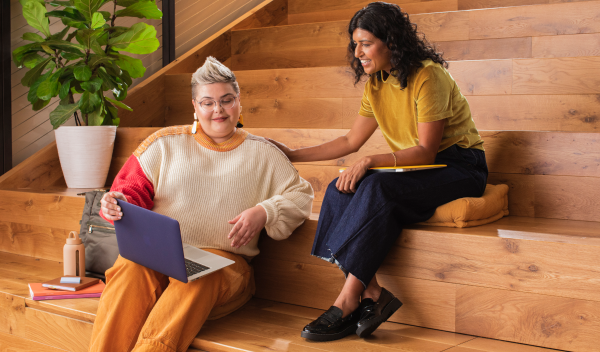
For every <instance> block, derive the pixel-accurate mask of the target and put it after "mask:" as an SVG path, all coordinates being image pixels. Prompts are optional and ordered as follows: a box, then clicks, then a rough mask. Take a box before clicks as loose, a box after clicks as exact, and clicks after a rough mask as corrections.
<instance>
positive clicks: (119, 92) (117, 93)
mask: <svg viewBox="0 0 600 352" xmlns="http://www.w3.org/2000/svg"><path fill="white" fill-rule="evenodd" d="M112 92H113V96H114V97H115V99H116V100H117V101H123V100H125V98H127V86H126V85H124V84H120V85H119V88H118V89H113V90H112Z"/></svg>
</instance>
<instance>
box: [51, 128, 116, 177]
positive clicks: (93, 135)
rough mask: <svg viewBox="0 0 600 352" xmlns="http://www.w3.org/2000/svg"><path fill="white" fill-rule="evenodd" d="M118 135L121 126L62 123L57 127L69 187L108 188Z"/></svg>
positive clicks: (57, 145) (58, 142) (55, 131)
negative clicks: (105, 186) (107, 178)
mask: <svg viewBox="0 0 600 352" xmlns="http://www.w3.org/2000/svg"><path fill="white" fill-rule="evenodd" d="M116 134H117V126H60V127H59V128H57V129H56V130H54V135H55V136H56V147H57V148H58V157H59V159H60V166H61V167H62V171H63V175H64V176H65V181H67V187H69V188H101V187H104V184H105V183H106V176H108V169H109V168H110V160H111V159H112V152H113V148H114V146H115V135H116Z"/></svg>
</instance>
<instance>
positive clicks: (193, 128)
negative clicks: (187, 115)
mask: <svg viewBox="0 0 600 352" xmlns="http://www.w3.org/2000/svg"><path fill="white" fill-rule="evenodd" d="M197 129H198V116H196V113H194V125H193V126H192V134H196V131H197Z"/></svg>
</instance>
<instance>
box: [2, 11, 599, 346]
mask: <svg viewBox="0 0 600 352" xmlns="http://www.w3.org/2000/svg"><path fill="white" fill-rule="evenodd" d="M288 1H289V3H288ZM394 2H398V3H400V6H401V7H402V8H403V9H404V10H406V11H408V12H409V13H410V14H411V20H412V21H413V22H415V23H417V25H418V28H419V30H420V31H422V32H423V33H425V34H426V36H427V38H428V39H429V40H430V41H431V42H434V43H436V44H437V45H438V46H439V48H441V50H443V51H444V52H445V58H447V59H448V60H450V68H449V71H450V73H451V74H452V76H453V77H454V78H455V79H456V81H457V82H458V84H459V86H460V88H461V90H462V93H463V94H464V95H465V96H466V97H467V100H468V101H469V104H470V106H471V109H472V112H473V117H474V120H475V122H476V125H477V127H478V128H479V130H480V132H481V135H482V137H483V139H484V140H485V144H484V147H485V148H486V156H487V159H488V165H489V169H490V177H489V183H493V184H496V183H505V184H508V185H509V186H510V194H509V202H510V204H509V210H510V213H511V215H510V216H509V217H507V218H504V219H501V220H499V221H497V222H495V223H492V224H489V225H485V226H480V227H474V228H468V229H452V228H442V227H423V226H414V227H411V228H408V229H406V230H404V231H403V234H402V236H401V237H400V239H399V240H398V242H397V243H396V244H395V246H394V248H393V249H392V251H391V253H390V254H389V256H388V258H387V260H386V261H385V263H384V265H383V266H382V268H381V269H380V271H379V272H378V279H379V280H380V281H381V283H382V284H383V285H384V286H385V287H386V288H388V289H390V290H391V291H392V292H394V294H396V295H398V296H399V297H400V299H401V300H402V301H403V302H404V303H405V305H404V306H403V307H402V308H401V309H400V310H399V311H398V312H397V313H396V314H395V315H394V316H392V318H391V319H390V323H386V324H384V325H383V326H382V328H381V329H380V330H378V331H377V332H376V333H375V334H374V336H373V337H372V338H369V339H366V340H361V339H358V338H356V337H350V338H347V339H344V340H341V341H336V342H330V343H311V342H309V341H306V340H304V339H301V338H300V337H299V331H300V329H301V328H302V327H303V326H304V325H305V324H306V323H308V322H310V321H311V320H312V319H314V318H315V317H317V316H318V315H319V314H320V312H321V311H322V310H324V309H327V308H328V307H329V305H330V304H331V303H332V302H333V300H334V299H335V297H336V296H337V294H338V292H339V290H340V288H341V287H342V285H343V275H342V274H341V273H340V271H339V269H337V267H335V266H334V265H331V264H328V263H327V262H324V261H322V260H319V259H316V258H314V257H311V256H310V254H309V253H310V248H311V246H312V239H313V237H314V233H315V230H316V224H317V219H318V212H319V209H320V204H321V201H322V199H323V196H324V193H325V189H326V188H327V185H328V184H329V182H330V181H331V180H332V179H334V178H335V177H337V175H338V169H339V167H340V166H347V165H350V164H352V163H353V162H354V161H356V160H357V158H359V157H361V156H364V155H369V154H376V153H382V152H386V151H387V150H388V147H387V144H386V143H385V142H384V140H383V136H382V135H381V133H380V132H379V131H377V132H376V133H375V134H374V135H373V137H372V138H371V139H370V140H369V141H368V142H367V144H366V145H365V146H364V147H363V148H362V149H361V150H360V151H359V152H357V153H354V154H352V155H349V156H347V157H344V158H340V159H337V160H331V161H324V162H315V163H298V164H296V165H295V166H296V167H297V169H298V170H299V172H300V174H301V175H302V176H303V177H304V178H305V179H307V180H308V181H309V182H310V183H311V184H312V185H313V188H314V190H315V204H314V207H313V211H314V213H315V214H313V216H312V217H311V219H309V220H307V221H306V223H305V224H304V225H302V226H301V227H300V228H299V229H298V230H296V232H295V233H294V235H292V236H291V237H290V239H288V240H286V241H281V242H276V241H273V240H271V239H270V238H268V237H266V236H263V238H262V240H261V243H260V248H261V254H260V255H259V256H258V257H257V258H256V259H255V260H254V261H253V264H254V268H255V276H256V284H257V292H256V298H255V299H253V300H252V301H251V302H250V303H249V304H248V305H247V306H246V307H244V308H242V309H241V310H240V311H238V312H236V313H233V314H232V315H230V316H228V317H225V318H223V319H220V320H217V321H211V322H209V323H207V325H206V327H205V328H203V329H202V331H200V333H199V335H198V337H197V338H196V340H195V341H194V342H193V344H192V347H191V350H192V351H193V350H194V349H199V350H206V351H240V350H242V351H263V350H264V351H267V350H268V351H273V350H275V351H311V350H326V351H338V350H361V351H388V350H389V351H397V350H401V351H451V352H475V351H542V350H545V349H546V348H552V349H559V350H568V351H597V350H598V349H599V348H600V347H599V346H600V338H599V337H598V336H600V323H599V322H598V319H597V317H598V316H600V293H599V292H600V265H599V264H598V260H597V258H598V250H599V249H600V247H599V246H600V223H599V222H600V216H599V215H598V214H599V213H600V212H599V211H600V203H598V202H597V199H599V198H600V148H599V145H600V143H599V137H598V130H599V129H600V119H599V118H598V116H600V115H599V114H600V78H599V77H600V75H599V73H600V50H599V49H598V42H599V41H600V21H598V20H597V18H598V17H600V1H581V2H573V3H571V2H560V1H556V0H551V1H550V0H509V1H496V0H438V1H424V2H420V1H414V0H403V1H394ZM367 3H368V2H363V1H357V0H336V1H334V0H325V1H316V0H303V1H302V0H273V1H271V2H269V1H266V2H265V4H263V5H264V7H262V9H257V11H256V12H254V13H252V14H248V16H247V17H246V18H244V19H243V20H240V21H238V22H237V23H234V24H232V25H231V26H230V28H228V29H227V30H225V31H223V32H222V33H219V34H217V35H215V36H214V37H212V38H210V39H209V40H207V41H206V42H205V43H202V44H200V45H199V46H198V47H196V48H195V49H194V50H192V51H190V52H189V53H187V54H186V55H184V56H183V57H181V58H179V59H178V60H177V61H176V62H174V63H172V64H170V65H169V66H167V67H165V68H164V69H162V70H161V71H159V72H158V73H157V74H155V75H154V76H152V77H151V78H150V79H148V80H146V81H145V82H143V83H142V84H140V85H139V86H138V87H136V88H135V89H134V90H132V91H131V92H130V94H129V97H128V98H127V101H126V103H128V105H130V106H132V107H133V108H134V112H133V113H130V112H126V111H121V112H120V113H121V114H122V115H121V116H122V118H121V121H122V127H120V128H119V129H118V131H117V140H116V145H115V151H114V154H113V161H112V165H111V170H110V174H109V180H108V181H107V186H110V184H111V183H112V179H113V178H114V176H115V175H116V173H117V172H118V170H119V169H120V167H121V166H122V165H123V164H124V163H125V161H126V159H127V158H128V157H129V156H130V155H131V153H132V151H133V150H134V149H135V148H136V147H137V145H138V144H139V143H140V142H141V141H143V140H144V139H145V138H146V137H147V136H148V135H149V134H151V133H152V132H154V131H156V130H157V129H158V128H160V127H164V126H171V125H179V124H189V123H190V122H191V121H192V114H193V109H192V105H191V90H190V76H191V74H192V72H194V71H195V70H196V69H197V68H198V67H199V66H201V65H202V63H203V62H204V60H205V58H206V56H208V55H212V56H215V57H217V59H219V60H221V61H223V62H225V63H226V64H227V65H228V66H229V67H231V68H232V69H233V70H234V71H235V73H236V75H237V77H238V79H239V82H240V88H241V102H242V106H243V113H244V120H245V124H246V128H247V130H249V131H250V132H251V133H253V134H256V135H260V136H265V137H270V138H273V139H276V140H278V141H281V142H283V143H285V144H287V145H289V146H291V147H300V146H308V145H314V144H317V143H322V142H324V141H327V140H331V139H333V138H335V137H337V136H340V135H342V134H344V133H346V132H347V130H348V129H349V128H350V127H351V126H352V122H353V120H354V118H355V116H356V114H357V111H358V107H359V104H360V98H361V97H362V85H360V84H359V85H357V86H356V87H355V86H353V85H352V76H351V74H350V73H349V72H348V68H347V65H346V62H345V59H344V58H345V51H346V46H347V44H348V39H347V34H346V26H347V24H348V20H349V18H350V17H351V15H352V14H353V13H354V12H356V10H358V9H359V8H361V7H362V6H364V5H366V4H367ZM503 6H509V7H503ZM127 127H134V128H127ZM81 191H82V190H70V189H67V188H66V185H65V183H64V179H63V176H62V172H61V170H60V165H59V162H58V156H57V152H56V146H55V145H54V144H50V145H49V146H48V147H46V148H44V149H43V150H41V151H40V152H39V153H37V154H36V155H34V156H32V157H31V158H29V159H27V160H26V161H25V162H23V163H21V164H20V165H18V166H17V167H15V168H14V169H13V170H11V171H10V172H9V173H7V174H5V175H4V176H2V177H0V251H1V252H0V311H1V312H2V313H1V314H0V351H4V350H5V349H6V350H8V347H10V348H12V349H14V350H16V351H38V350H39V351H42V350H43V351H55V350H56V351H58V350H68V351H86V350H87V346H88V343H89V337H90V334H91V327H92V323H93V321H94V318H95V313H96V310H97V299H79V300H64V301H38V302H36V301H33V300H31V299H29V298H28V296H29V292H28V288H27V283H29V282H39V281H42V280H47V279H51V278H54V277H56V276H58V275H60V273H61V268H62V264H60V263H59V262H60V261H61V260H62V246H63V244H64V242H65V238H66V235H67V234H68V232H69V231H70V230H78V229H79V220H80V217H81V211H82V209H83V204H84V199H83V197H79V196H77V195H76V193H78V192H81ZM486 338H487V339H486ZM489 339H495V340H504V341H505V342H501V341H494V340H489ZM523 344H526V345H531V346H526V345H523ZM534 346H538V347H534ZM11 351H12V350H11Z"/></svg>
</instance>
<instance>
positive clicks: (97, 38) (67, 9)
mask: <svg viewBox="0 0 600 352" xmlns="http://www.w3.org/2000/svg"><path fill="white" fill-rule="evenodd" d="M19 1H20V2H21V4H22V5H23V16H24V17H25V19H26V20H27V23H28V24H29V25H30V26H31V27H33V28H35V29H37V30H38V31H39V32H40V33H41V35H40V34H37V33H25V34H24V35H23V39H24V40H27V41H29V42H31V43H30V44H26V45H23V46H21V47H19V48H17V49H15V50H14V51H13V61H14V62H15V64H16V65H17V66H18V67H22V66H25V67H27V68H29V71H28V72H27V73H26V74H25V76H24V77H23V79H22V80H21V84H23V85H24V86H26V87H29V94H28V96H27V99H28V100H29V102H31V104H32V107H33V110H40V109H42V108H44V107H45V106H46V105H48V103H49V102H50V100H51V99H52V98H54V97H56V96H58V97H59V99H60V103H59V105H58V106H57V107H56V109H54V110H53V111H52V112H51V113H50V122H51V123H52V126H53V127H54V129H55V136H56V144H57V148H58V152H59V158H60V163H61V167H62V169H63V174H64V176H65V180H66V182H67V186H68V187H69V188H98V187H104V183H105V182H106V176H107V174H108V169H109V166H110V159H111V157H112V149H113V146H114V138H115V134H116V126H117V125H118V124H119V117H118V114H117V112H118V109H117V107H120V108H123V109H127V110H129V111H132V110H131V108H129V107H128V106H127V105H125V104H123V103H122V100H123V99H125V98H126V97H127V89H128V87H129V86H130V85H131V84H132V79H133V78H137V77H142V76H143V75H144V72H145V71H146V69H145V68H144V65H143V63H142V61H141V60H139V59H136V58H133V57H131V56H128V55H127V54H126V53H132V54H149V53H152V52H154V51H155V50H156V49H158V47H159V42H158V39H157V38H156V29H155V28H154V26H151V25H148V24H146V23H143V22H139V23H136V24H134V25H132V26H131V27H123V26H117V25H115V20H116V19H117V18H120V17H137V18H148V19H160V18H162V12H161V11H160V10H159V9H158V7H157V6H156V2H155V0H68V1H59V0H56V1H49V2H45V1H44V0H19ZM103 5H107V6H106V7H108V8H109V9H110V10H112V11H101V8H102V7H103ZM48 6H51V7H54V9H52V8H50V9H51V10H52V11H48ZM49 17H58V18H60V19H61V21H62V23H63V25H64V28H62V30H60V31H59V32H57V33H50V26H49ZM109 95H112V97H110V96H109ZM72 117H74V119H75V125H76V126H62V127H61V125H63V124H64V123H65V122H66V121H67V120H69V119H70V118H72Z"/></svg>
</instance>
